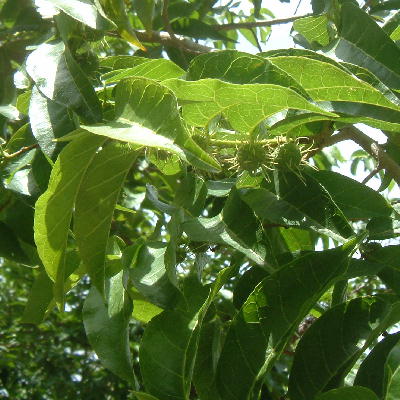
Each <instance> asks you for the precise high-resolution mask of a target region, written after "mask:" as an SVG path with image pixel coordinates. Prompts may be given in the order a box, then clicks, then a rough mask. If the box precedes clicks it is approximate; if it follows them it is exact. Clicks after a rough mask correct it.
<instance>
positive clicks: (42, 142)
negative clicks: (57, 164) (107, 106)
mask: <svg viewBox="0 0 400 400" xmlns="http://www.w3.org/2000/svg"><path fill="white" fill-rule="evenodd" d="M29 122H30V124H31V129H32V133H33V136H35V138H36V140H37V142H38V143H39V146H40V148H41V150H42V151H43V153H44V154H46V155H47V156H48V157H50V158H52V157H53V158H54V156H56V155H57V154H58V153H59V152H60V150H61V148H62V143H59V142H55V141H54V139H56V138H59V137H61V136H64V135H65V134H67V133H68V132H71V131H72V130H74V129H75V128H76V126H75V124H74V122H73V120H72V119H71V117H70V115H69V112H68V109H67V108H66V107H65V106H63V105H61V104H59V103H56V102H55V101H53V100H49V99H48V98H46V97H44V96H43V95H42V94H41V93H40V92H39V91H38V90H37V88H36V87H34V88H33V89H32V96H31V102H30V106H29Z"/></svg>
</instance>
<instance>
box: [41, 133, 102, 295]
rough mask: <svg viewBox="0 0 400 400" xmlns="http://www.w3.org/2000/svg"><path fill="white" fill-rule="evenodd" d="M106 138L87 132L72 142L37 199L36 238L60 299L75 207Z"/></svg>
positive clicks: (60, 155) (65, 149) (57, 162)
mask: <svg viewBox="0 0 400 400" xmlns="http://www.w3.org/2000/svg"><path fill="white" fill-rule="evenodd" d="M103 142H104V138H102V137H98V136H94V135H84V136H82V137H80V138H78V139H76V140H74V141H72V142H71V143H69V144H68V145H67V146H66V147H65V148H64V149H63V151H62V152H61V153H60V154H59V156H58V159H57V161H56V163H55V164H54V167H53V170H52V173H51V176H50V181H49V186H48V188H47V190H46V192H44V193H43V194H42V195H41V196H40V197H39V199H38V201H37V202H36V207H35V222H34V230H35V242H36V246H37V250H38V253H39V256H40V258H41V260H42V262H43V265H44V267H45V269H46V272H47V274H48V275H49V277H50V278H51V279H52V280H53V281H54V282H55V283H56V299H57V301H58V302H61V303H63V294H64V279H65V251H66V246H67V240H68V231H69V227H70V223H71V217H72V209H73V207H74V203H75V199H76V196H77V193H78V191H79V188H80V185H81V182H82V179H83V176H84V174H85V172H86V169H87V168H88V166H89V165H90V163H91V162H92V160H93V157H94V156H95V154H96V152H97V149H98V148H99V146H101V144H102V143H103Z"/></svg>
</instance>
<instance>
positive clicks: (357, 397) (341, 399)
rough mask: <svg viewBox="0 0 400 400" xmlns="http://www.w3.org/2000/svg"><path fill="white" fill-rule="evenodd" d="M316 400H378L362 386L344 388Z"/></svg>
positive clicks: (331, 391)
mask: <svg viewBox="0 0 400 400" xmlns="http://www.w3.org/2000/svg"><path fill="white" fill-rule="evenodd" d="M315 400H378V397H376V395H375V394H374V393H373V392H371V391H370V390H369V389H367V388H365V387H362V386H354V387H344V388H340V389H333V390H329V392H325V393H322V394H320V395H319V396H317V397H316V398H315Z"/></svg>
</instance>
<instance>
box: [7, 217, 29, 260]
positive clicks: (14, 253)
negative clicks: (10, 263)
mask: <svg viewBox="0 0 400 400" xmlns="http://www.w3.org/2000/svg"><path fill="white" fill-rule="evenodd" d="M0 237H1V241H0V257H4V258H7V259H10V260H14V261H16V262H20V263H29V259H28V257H27V256H26V254H25V253H24V251H23V249H22V247H21V245H20V243H19V241H18V237H17V236H16V235H15V233H14V232H13V231H12V229H11V228H10V227H9V226H8V225H6V224H5V223H4V222H2V221H0Z"/></svg>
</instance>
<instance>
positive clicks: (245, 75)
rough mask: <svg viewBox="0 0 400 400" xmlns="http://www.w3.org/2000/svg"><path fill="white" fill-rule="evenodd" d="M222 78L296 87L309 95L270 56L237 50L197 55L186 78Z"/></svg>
mask: <svg viewBox="0 0 400 400" xmlns="http://www.w3.org/2000/svg"><path fill="white" fill-rule="evenodd" d="M206 78H213V79H221V80H223V81H225V82H230V83H237V84H245V83H270V84H275V85H279V86H284V87H287V88H290V89H293V90H294V91H296V92H297V93H299V94H301V95H303V96H305V97H308V95H307V93H306V92H305V90H304V89H303V88H302V87H301V86H300V85H299V84H298V83H297V82H296V81H295V80H294V79H293V78H292V77H291V76H290V75H289V74H288V73H286V72H285V71H283V70H281V69H280V68H279V67H277V66H275V65H274V64H273V63H271V62H270V61H269V60H268V59H266V58H263V57H260V56H256V55H252V54H248V53H243V52H240V51H236V50H224V51H218V52H215V53H207V54H202V55H200V56H197V57H196V58H194V59H193V60H192V62H191V63H190V66H189V69H188V72H187V76H186V79H187V80H189V81H197V80H199V79H206Z"/></svg>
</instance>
